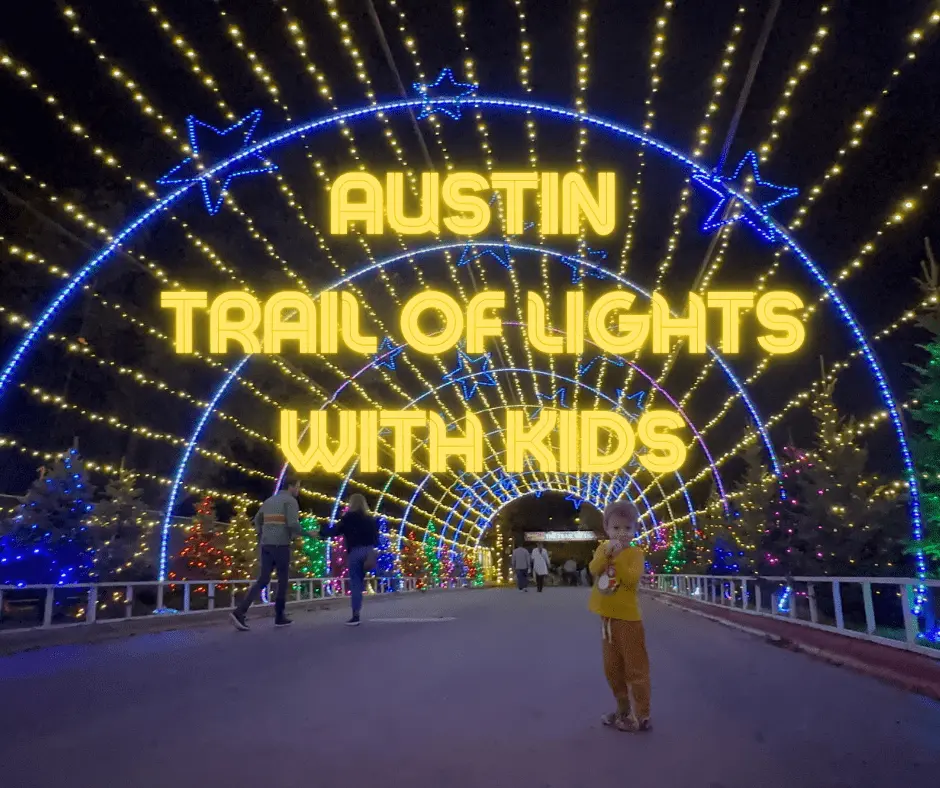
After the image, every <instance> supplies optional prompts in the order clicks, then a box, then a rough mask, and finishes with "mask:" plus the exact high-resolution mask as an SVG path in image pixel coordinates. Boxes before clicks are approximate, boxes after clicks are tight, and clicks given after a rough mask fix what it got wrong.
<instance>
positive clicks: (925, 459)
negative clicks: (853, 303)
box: [908, 243, 940, 576]
mask: <svg viewBox="0 0 940 788" xmlns="http://www.w3.org/2000/svg"><path fill="white" fill-rule="evenodd" d="M922 266H923V272H924V277H923V279H921V280H919V284H920V286H921V289H922V290H923V291H924V293H925V295H927V297H928V300H931V299H932V302H933V303H934V304H935V306H934V309H933V311H932V312H931V313H929V314H926V315H923V316H921V317H920V318H919V319H918V323H919V325H920V327H921V328H923V329H924V330H925V331H927V332H928V333H929V335H930V341H929V342H928V343H927V344H924V345H918V347H919V348H920V349H921V350H923V351H924V352H925V353H926V354H927V358H926V360H925V361H923V362H921V363H920V364H909V365H908V366H910V367H911V368H912V369H913V370H914V372H915V373H916V375H917V386H916V387H915V388H914V390H913V391H912V392H911V396H912V402H911V408H910V414H911V418H912V419H913V420H914V421H915V422H916V423H917V428H916V429H912V430H911V431H910V438H911V449H912V451H913V453H914V462H915V464H916V467H917V471H918V481H919V483H920V500H921V508H922V512H923V517H924V536H923V539H922V540H920V541H918V542H917V543H916V544H911V545H909V547H908V552H913V551H914V550H916V549H920V550H923V551H924V553H925V554H926V555H927V556H928V559H929V560H930V561H931V563H932V565H933V566H932V570H933V572H932V573H933V574H934V575H935V576H937V575H940V266H938V264H937V261H936V258H935V257H934V255H933V251H932V250H931V248H930V244H929V243H928V244H927V259H926V260H925V261H924V262H923V264H922Z"/></svg>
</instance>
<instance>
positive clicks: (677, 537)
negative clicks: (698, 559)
mask: <svg viewBox="0 0 940 788" xmlns="http://www.w3.org/2000/svg"><path fill="white" fill-rule="evenodd" d="M685 549H686V548H685V532H684V531H683V530H682V529H681V528H676V529H675V531H674V532H673V535H672V540H671V541H670V542H669V547H668V548H667V549H666V560H665V562H664V563H663V572H664V573H665V574H667V575H671V574H675V573H676V572H678V571H679V570H681V569H682V567H684V566H685V563H686V560H685Z"/></svg>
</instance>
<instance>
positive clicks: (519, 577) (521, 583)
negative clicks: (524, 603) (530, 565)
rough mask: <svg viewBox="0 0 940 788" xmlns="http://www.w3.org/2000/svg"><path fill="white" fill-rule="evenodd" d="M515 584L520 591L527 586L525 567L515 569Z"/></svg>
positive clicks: (527, 576) (527, 579) (527, 577)
mask: <svg viewBox="0 0 940 788" xmlns="http://www.w3.org/2000/svg"><path fill="white" fill-rule="evenodd" d="M516 586H517V587H518V588H519V590H520V591H524V590H525V589H526V588H528V587H529V572H528V570H526V569H517V570H516Z"/></svg>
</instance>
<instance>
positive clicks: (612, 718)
mask: <svg viewBox="0 0 940 788" xmlns="http://www.w3.org/2000/svg"><path fill="white" fill-rule="evenodd" d="M619 716H620V715H619V714H617V712H615V711H612V712H610V714H605V715H604V716H603V717H601V725H606V726H607V727H608V728H612V727H613V726H614V725H616V724H617V717H619Z"/></svg>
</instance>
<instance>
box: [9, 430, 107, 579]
mask: <svg viewBox="0 0 940 788" xmlns="http://www.w3.org/2000/svg"><path fill="white" fill-rule="evenodd" d="M93 496H94V487H93V486H92V485H91V484H90V483H89V482H88V480H87V478H86V474H85V464H84V462H83V461H82V459H81V457H80V456H79V454H78V449H77V448H73V449H71V450H69V452H68V453H67V454H66V455H65V456H63V457H61V458H60V459H58V460H56V461H55V463H54V464H53V465H52V467H51V468H48V469H47V468H41V469H40V475H39V478H38V479H37V480H36V481H34V482H33V484H32V485H31V486H30V488H29V491H28V492H27V493H26V496H25V497H23V498H21V499H20V505H19V506H18V507H17V508H16V510H15V512H14V514H13V516H12V518H11V519H10V522H9V527H8V533H6V534H5V535H4V536H3V537H0V584H3V585H28V584H34V583H56V584H65V583H81V582H86V581H88V580H95V579H97V577H96V572H95V563H94V559H95V543H94V537H93V532H92V531H91V529H90V528H89V526H88V521H89V519H90V517H91V513H92V510H93V508H94V507H93V506H92V503H91V501H92V498H93Z"/></svg>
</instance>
